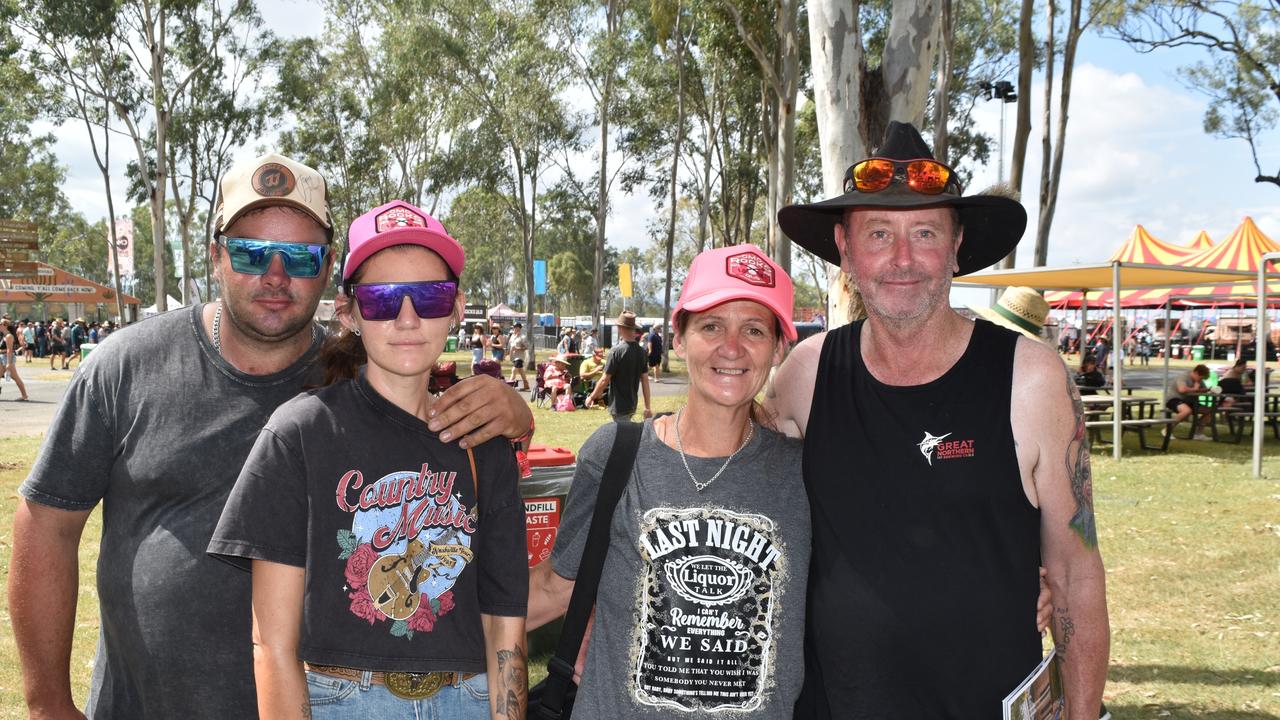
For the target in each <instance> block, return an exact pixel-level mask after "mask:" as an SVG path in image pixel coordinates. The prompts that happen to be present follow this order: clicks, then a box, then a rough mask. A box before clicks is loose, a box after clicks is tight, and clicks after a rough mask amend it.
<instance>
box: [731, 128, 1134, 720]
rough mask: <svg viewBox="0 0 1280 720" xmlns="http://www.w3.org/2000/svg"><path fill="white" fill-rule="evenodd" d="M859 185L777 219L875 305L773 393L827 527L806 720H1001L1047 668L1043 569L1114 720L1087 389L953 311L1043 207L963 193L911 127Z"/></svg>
mask: <svg viewBox="0 0 1280 720" xmlns="http://www.w3.org/2000/svg"><path fill="white" fill-rule="evenodd" d="M843 190H844V192H843V194H841V195H839V196H836V197H834V198H830V199H828V200H824V201H822V202H818V203H813V204H806V205H791V206H787V207H784V208H783V209H782V210H781V211H780V212H779V214H778V220H779V223H780V226H781V228H782V230H783V232H785V233H786V234H787V235H788V236H789V237H790V238H791V239H792V240H793V241H794V242H796V243H798V244H800V245H801V246H803V247H804V248H806V249H808V250H809V251H810V252H813V253H815V254H817V255H818V256H819V257H821V258H823V259H825V260H826V261H827V262H830V263H835V264H838V265H839V266H840V267H841V268H842V269H843V270H844V271H845V272H847V273H849V275H850V276H851V278H852V279H853V281H854V283H855V285H856V287H857V288H858V289H859V290H860V292H861V294H862V300H863V303H864V305H865V307H866V310H867V318H866V319H865V320H861V321H858V322H855V323H852V324H849V325H845V326H843V327H840V328H837V329H835V330H831V331H828V332H826V333H821V334H818V335H815V336H813V337H811V338H808V339H806V340H805V341H804V342H802V343H800V344H799V345H797V346H796V348H795V349H794V350H793V351H792V352H791V353H790V355H788V357H787V360H786V361H785V362H784V363H783V364H782V366H781V367H780V368H779V370H778V372H777V373H776V377H775V382H774V384H773V386H772V387H771V389H770V392H769V393H768V395H767V399H766V408H767V409H769V410H771V411H772V412H773V413H774V414H775V415H776V418H777V420H776V421H777V423H778V427H779V428H780V429H784V430H785V431H788V432H790V433H794V434H796V435H797V436H801V437H803V438H804V443H805V444H804V472H805V484H806V487H807V489H808V495H809V505H810V508H811V509H812V517H813V527H812V533H813V555H812V557H811V560H810V566H809V567H810V572H809V585H808V593H809V594H808V600H809V602H808V614H807V617H808V630H809V631H808V634H807V636H806V653H807V656H808V662H807V663H806V666H805V691H804V692H803V693H802V695H801V699H800V701H799V702H798V703H797V717H803V718H819V719H825V718H855V719H859V720H860V719H861V718H883V717H952V718H980V717H991V716H993V713H995V712H998V708H999V707H1000V702H1001V700H1002V699H1003V698H1004V697H1005V696H1006V695H1007V694H1008V693H1009V692H1010V691H1011V690H1012V689H1013V688H1014V687H1015V686H1016V685H1018V683H1020V682H1021V681H1022V679H1023V678H1025V677H1026V676H1027V675H1028V674H1029V673H1030V672H1031V671H1032V670H1033V669H1034V668H1035V667H1036V666H1037V665H1038V664H1039V662H1040V660H1041V639H1040V637H1039V635H1038V634H1037V633H1036V632H1035V631H1034V629H1033V627H1032V626H1033V623H1032V622H1031V621H1030V618H1032V617H1033V616H1034V614H1035V607H1036V596H1037V586H1036V580H1035V579H1034V577H1035V575H1036V567H1037V566H1038V565H1039V564H1040V563H1041V562H1043V564H1044V566H1045V567H1046V569H1047V571H1048V582H1049V586H1050V588H1051V589H1052V596H1053V605H1054V613H1055V614H1054V622H1053V631H1054V638H1055V641H1056V646H1057V648H1058V650H1059V652H1060V653H1061V655H1062V665H1061V667H1062V678H1063V683H1064V689H1065V692H1066V694H1067V697H1068V698H1069V701H1068V702H1069V707H1070V713H1071V718H1072V720H1086V719H1087V720H1094V719H1096V718H1099V717H1100V715H1101V713H1100V703H1101V698H1102V690H1103V686H1104V684H1105V680H1106V673H1107V657H1108V647H1109V637H1110V632H1109V628H1108V620H1107V609H1106V593H1105V580H1104V571H1103V565H1102V558H1101V555H1100V554H1099V552H1098V539H1097V530H1096V522H1095V519H1094V512H1093V499H1092V497H1091V485H1092V479H1091V471H1090V467H1089V450H1088V446H1087V437H1086V435H1085V426H1084V416H1083V413H1082V410H1081V407H1080V402H1079V395H1078V393H1077V391H1076V388H1075V383H1074V382H1072V378H1071V375H1070V374H1069V373H1068V371H1067V369H1066V367H1065V366H1064V365H1063V363H1062V361H1061V360H1060V359H1059V358H1058V356H1057V353H1055V352H1054V351H1053V348H1052V347H1050V346H1049V345H1047V344H1045V343H1041V342H1035V341H1032V340H1031V339H1030V338H1024V337H1020V336H1019V335H1018V334H1016V333H1013V332H1009V331H1008V330H1006V329H1004V328H1001V327H998V326H996V325H994V324H992V323H990V322H986V321H985V320H979V321H977V322H973V321H970V320H967V319H965V318H964V317H963V316H961V315H960V314H958V313H957V312H955V311H954V310H953V309H952V308H951V307H950V303H949V302H948V297H949V294H950V289H951V281H952V277H953V276H954V275H964V274H967V273H971V272H974V271H976V270H980V269H983V268H986V267H989V266H990V265H992V264H993V263H995V262H996V261H998V260H999V259H1000V258H1002V257H1004V256H1006V255H1007V254H1008V253H1009V251H1010V250H1011V249H1012V248H1013V247H1015V245H1016V244H1017V242H1018V239H1019V238H1021V237H1022V234H1023V230H1024V229H1025V227H1026V211H1025V210H1024V209H1023V207H1022V206H1021V204H1019V203H1018V202H1017V201H1015V200H1012V199H1009V198H1007V197H1003V196H1000V195H982V194H979V195H972V196H964V195H963V194H962V191H961V188H960V183H959V181H958V179H957V178H956V175H955V172H954V171H953V170H952V169H951V168H949V167H947V166H946V165H944V164H942V163H940V162H938V161H936V160H934V158H933V153H932V152H931V151H930V149H929V147H928V146H927V145H926V144H925V143H924V141H923V139H921V137H920V133H919V131H918V130H916V128H914V127H912V126H911V125H908V124H905V123H898V122H890V123H889V125H888V128H887V129H886V134H885V139H884V142H883V143H882V144H881V145H880V146H879V148H878V149H877V151H876V154H875V155H874V156H873V157H870V158H866V159H863V160H860V161H858V162H856V163H854V164H853V165H852V166H851V167H850V168H849V169H848V170H847V171H846V173H845V177H844V186H843ZM759 270H760V265H759V264H758V263H754V262H747V261H744V262H742V263H740V265H739V266H738V267H736V268H730V271H731V272H737V273H740V274H741V275H743V276H744V277H757V275H758V273H759ZM726 382H727V381H726ZM937 597H945V598H947V605H948V611H947V612H946V613H937V612H933V611H931V609H930V607H931V605H932V603H933V602H934V598H937ZM957 618H962V619H963V620H962V621H960V622H957V621H956V619H957Z"/></svg>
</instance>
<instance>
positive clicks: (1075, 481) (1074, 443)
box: [1067, 375, 1120, 548]
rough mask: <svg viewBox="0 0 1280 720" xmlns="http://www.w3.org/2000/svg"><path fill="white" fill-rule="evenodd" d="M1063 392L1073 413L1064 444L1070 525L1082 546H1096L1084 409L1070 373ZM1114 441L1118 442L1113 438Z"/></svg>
mask: <svg viewBox="0 0 1280 720" xmlns="http://www.w3.org/2000/svg"><path fill="white" fill-rule="evenodd" d="M1067 393H1068V394H1069V395H1070V396H1071V407H1072V410H1073V411H1074V412H1075V430H1074V431H1073V434H1072V437H1071V442H1069V443H1067V477H1068V478H1069V479H1070V481H1071V495H1072V496H1073V497H1075V499H1076V511H1075V514H1073V515H1072V516H1071V521H1070V523H1069V524H1070V526H1071V529H1072V530H1073V531H1075V533H1076V534H1077V535H1079V536H1080V539H1081V540H1083V541H1084V544H1085V547H1089V548H1095V547H1097V546H1098V528H1097V525H1096V523H1095V522H1094V519H1093V470H1092V468H1091V467H1090V466H1089V436H1088V433H1086V431H1085V426H1084V409H1083V407H1082V406H1081V404H1080V391H1079V390H1077V389H1076V384H1075V382H1073V381H1072V379H1071V376H1070V375H1068V376H1067ZM1115 442H1120V438H1116V439H1115Z"/></svg>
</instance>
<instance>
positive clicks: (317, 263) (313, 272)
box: [217, 235, 329, 278]
mask: <svg viewBox="0 0 1280 720" xmlns="http://www.w3.org/2000/svg"><path fill="white" fill-rule="evenodd" d="M217 240H218V244H220V245H222V246H223V247H224V248H226V249H227V255H229V256H230V257H231V269H232V270H235V271H236V272H238V273H243V274H245V275H265V274H266V272H267V268H269V267H271V256H272V255H279V256H280V261H281V262H282V263H284V271H285V272H286V273H288V274H289V277H296V278H313V277H316V276H318V275H319V274H320V270H321V269H323V268H324V259H325V258H326V257H328V255H329V246H328V245H309V244H305V243H292V242H279V241H276V240H259V239H257V238H240V237H227V236H226V235H219V236H218V237H217Z"/></svg>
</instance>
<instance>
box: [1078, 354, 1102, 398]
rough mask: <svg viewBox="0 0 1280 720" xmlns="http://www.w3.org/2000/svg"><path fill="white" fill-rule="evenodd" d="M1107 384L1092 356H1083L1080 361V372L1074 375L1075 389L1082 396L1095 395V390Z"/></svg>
mask: <svg viewBox="0 0 1280 720" xmlns="http://www.w3.org/2000/svg"><path fill="white" fill-rule="evenodd" d="M1106 384H1107V379H1106V378H1105V377H1103V376H1102V371H1100V370H1098V361H1097V360H1094V359H1093V356H1092V355H1085V356H1084V358H1083V359H1082V360H1081V361H1080V372H1078V373H1076V387H1077V388H1079V390H1080V394H1082V395H1096V394H1097V388H1100V387H1102V386H1104V385H1106Z"/></svg>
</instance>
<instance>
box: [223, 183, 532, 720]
mask: <svg viewBox="0 0 1280 720" xmlns="http://www.w3.org/2000/svg"><path fill="white" fill-rule="evenodd" d="M463 269H464V253H463V250H462V246H461V245H459V244H458V243H457V241H456V240H454V239H453V238H452V237H450V236H449V235H448V233H447V232H446V230H445V228H444V227H443V226H442V225H441V224H440V223H439V222H438V221H437V220H436V219H435V218H433V217H431V216H430V215H427V214H426V213H425V212H423V211H422V210H420V209H419V208H417V207H415V206H413V205H410V204H409V203H406V202H403V201H400V200H396V201H393V202H390V203H387V204H385V205H382V206H380V207H377V208H374V209H372V210H370V211H369V212H367V213H365V214H364V215H361V216H360V217H358V218H356V220H355V221H354V222H352V223H351V228H350V231H349V232H348V234H347V253H346V257H345V258H344V261H343V263H342V292H341V293H340V294H339V295H338V297H337V301H336V304H335V313H336V315H337V318H338V320H339V322H340V323H341V324H342V328H343V329H342V331H341V332H340V333H339V334H338V335H336V336H334V337H332V338H330V340H329V341H328V342H327V344H326V347H325V349H324V350H323V351H322V352H321V366H322V367H323V369H324V371H325V382H326V383H327V384H326V385H325V386H324V387H323V388H321V389H318V390H313V391H311V392H307V393H304V394H302V395H299V396H298V397H296V398H294V399H293V400H291V401H289V402H287V403H285V404H284V405H282V406H281V407H280V408H279V409H277V410H276V411H275V412H274V413H273V414H272V416H271V419H270V420H269V421H268V422H267V425H266V427H265V428H264V429H263V430H262V433H261V435H260V436H259V437H258V442H257V443H256V444H255V445H254V447H253V450H252V451H251V452H250V453H249V457H248V459H247V460H246V461H245V465H244V469H243V470H241V471H240V477H239V479H238V480H237V481H236V484H235V487H234V488H233V489H232V491H231V495H230V497H229V498H228V499H227V504H226V507H225V509H224V510H223V511H222V517H221V519H220V520H219V522H218V526H217V529H216V530H215V531H214V533H213V538H212V540H211V541H210V542H209V552H210V554H212V555H214V556H215V557H218V558H220V559H224V560H227V561H228V562H230V563H232V564H234V565H235V566H237V567H240V568H241V569H244V570H250V571H251V572H252V575H253V601H252V618H253V637H254V676H255V680H256V682H257V693H258V712H259V714H260V715H261V716H262V717H264V718H282V717H296V716H298V709H299V708H310V714H309V715H307V714H306V713H304V714H303V715H304V716H306V717H314V718H333V719H334V720H345V719H346V718H354V717H385V718H412V717H442V718H444V717H447V718H458V719H460V720H480V719H481V718H485V719H487V718H491V717H502V718H506V717H523V716H524V710H525V705H526V695H527V689H528V675H527V664H528V662H527V657H526V652H525V631H524V625H525V621H524V616H525V611H526V600H527V598H528V585H527V583H528V575H527V572H528V565H527V564H526V561H525V553H526V548H525V519H524V503H523V501H522V500H521V499H520V492H519V489H518V482H519V475H518V471H517V469H516V463H515V455H514V454H513V453H512V450H511V445H510V444H509V443H508V442H507V441H506V439H505V438H494V439H492V440H489V441H488V442H486V443H483V444H480V445H477V446H475V447H474V448H466V449H462V448H459V447H458V446H456V445H450V444H446V443H444V442H441V440H440V438H439V437H438V436H437V435H436V434H435V433H433V432H431V430H430V429H429V428H428V426H427V420H428V417H429V415H428V413H429V411H430V409H431V406H432V405H433V403H434V397H433V396H432V394H431V393H430V392H429V391H428V389H427V387H428V381H429V377H430V373H431V367H432V365H433V364H434V363H435V362H436V360H437V359H438V358H439V357H440V353H441V352H442V351H443V350H444V346H445V338H447V337H448V336H449V334H450V330H449V325H450V322H451V321H455V320H456V321H461V319H462V311H463V305H464V302H463V296H462V294H461V293H460V292H459V290H458V284H459V280H460V278H461V277H462V275H463ZM335 493H336V496H335ZM281 497H288V498H292V499H293V501H292V502H284V503H282V502H280V498H281ZM335 497H336V501H335ZM335 538H336V540H335Z"/></svg>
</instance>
